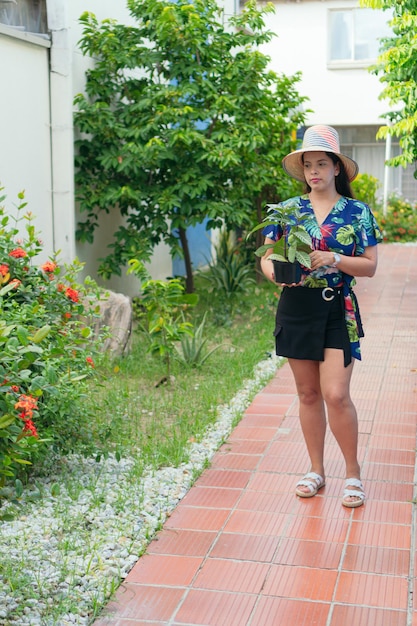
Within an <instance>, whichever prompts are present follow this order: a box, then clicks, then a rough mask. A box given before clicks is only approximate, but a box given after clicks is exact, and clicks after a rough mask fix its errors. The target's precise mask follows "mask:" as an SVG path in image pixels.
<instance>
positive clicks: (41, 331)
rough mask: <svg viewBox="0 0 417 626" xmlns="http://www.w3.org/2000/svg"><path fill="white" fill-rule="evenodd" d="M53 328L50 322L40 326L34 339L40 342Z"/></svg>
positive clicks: (35, 341)
mask: <svg viewBox="0 0 417 626" xmlns="http://www.w3.org/2000/svg"><path fill="white" fill-rule="evenodd" d="M51 330H52V329H51V326H49V325H48V324H46V325H45V326H42V328H39V330H38V331H36V333H35V334H34V335H33V337H31V339H32V341H33V342H34V343H40V342H41V341H42V339H45V337H47V336H48V335H49V333H50V332H51Z"/></svg>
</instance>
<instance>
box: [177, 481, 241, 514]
mask: <svg viewBox="0 0 417 626" xmlns="http://www.w3.org/2000/svg"><path fill="white" fill-rule="evenodd" d="M240 494H241V492H240V490H239V489H227V488H223V489H218V488H216V487H197V486H194V487H193V489H190V491H189V492H188V493H187V495H186V496H185V497H184V498H183V499H182V504H183V505H184V506H197V507H202V508H213V509H232V508H233V507H234V506H235V505H236V503H237V502H238V500H239V498H240Z"/></svg>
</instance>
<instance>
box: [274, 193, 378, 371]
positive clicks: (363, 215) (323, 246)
mask: <svg viewBox="0 0 417 626" xmlns="http://www.w3.org/2000/svg"><path fill="white" fill-rule="evenodd" d="M287 205H288V206H295V205H297V206H298V208H299V210H300V212H301V213H303V214H306V213H307V214H308V216H307V218H306V219H305V220H304V221H303V226H305V228H306V230H307V232H308V233H309V234H310V236H311V238H312V248H313V250H331V251H332V252H338V253H339V254H343V255H345V256H360V255H361V254H363V253H364V251H365V248H366V247H368V246H375V245H376V244H377V243H379V242H381V241H382V239H383V237H382V234H381V232H380V230H379V227H378V225H377V223H376V220H375V217H374V216H373V214H372V211H371V209H370V208H369V206H368V205H367V204H365V203H364V202H360V201H359V200H354V199H352V198H347V197H345V196H341V197H340V198H339V200H338V201H337V202H336V204H335V205H334V207H333V208H332V209H331V211H330V212H329V214H328V215H327V217H326V219H325V220H324V222H323V223H322V224H319V223H318V222H317V219H316V216H315V214H314V210H313V207H312V205H311V202H310V199H309V197H308V195H307V194H306V195H303V196H297V197H295V198H290V199H289V200H286V201H284V202H282V203H281V206H284V207H285V206H287ZM295 224H296V220H295V219H294V225H295ZM289 229H291V226H290V227H289ZM262 233H263V235H264V236H265V237H268V238H269V239H272V240H273V241H278V239H280V238H281V237H282V234H283V233H282V229H281V228H280V227H279V226H276V225H273V226H266V227H265V228H264V229H263V231H262ZM286 235H287V236H288V229H287V234H286ZM355 284H356V281H355V278H354V277H353V276H350V275H349V274H345V273H344V272H341V271H340V270H338V269H337V267H332V266H329V265H326V266H323V267H319V268H318V269H316V270H311V269H309V268H307V267H304V266H303V267H302V276H301V286H304V287H321V288H324V287H335V288H339V287H342V289H343V296H344V303H345V319H346V326H347V329H348V334H349V341H350V346H351V355H352V357H353V358H355V359H360V358H361V354H360V345H359V337H361V336H363V332H362V327H361V323H360V315H359V308H358V305H357V301H356V297H355V295H354V293H353V291H352V287H353V286H354V285H355Z"/></svg>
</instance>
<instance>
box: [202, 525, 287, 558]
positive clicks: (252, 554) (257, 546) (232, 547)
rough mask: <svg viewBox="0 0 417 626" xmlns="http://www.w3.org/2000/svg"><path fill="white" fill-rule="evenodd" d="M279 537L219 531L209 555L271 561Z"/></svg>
mask: <svg viewBox="0 0 417 626" xmlns="http://www.w3.org/2000/svg"><path fill="white" fill-rule="evenodd" d="M279 541H280V539H279V537H276V536H274V535H272V536H271V535H266V536H262V535H250V534H246V533H245V534H244V535H242V534H240V533H227V532H224V533H221V535H220V536H219V539H218V541H217V542H216V543H215V545H214V546H213V548H212V550H211V552H210V556H213V557H220V558H224V559H240V560H242V561H258V562H260V563H264V562H265V563H267V562H269V563H270V562H271V561H272V558H273V556H274V554H275V552H276V549H277V546H278V544H279Z"/></svg>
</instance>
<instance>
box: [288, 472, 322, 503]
mask: <svg viewBox="0 0 417 626" xmlns="http://www.w3.org/2000/svg"><path fill="white" fill-rule="evenodd" d="M325 484H326V481H325V479H324V477H323V476H320V474H316V472H308V474H306V475H305V476H304V478H302V479H301V480H299V481H298V483H297V484H296V486H295V487H296V489H295V494H296V495H297V496H300V498H312V497H313V496H315V495H316V493H317V492H318V490H319V489H321V488H322V487H324V485H325Z"/></svg>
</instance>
